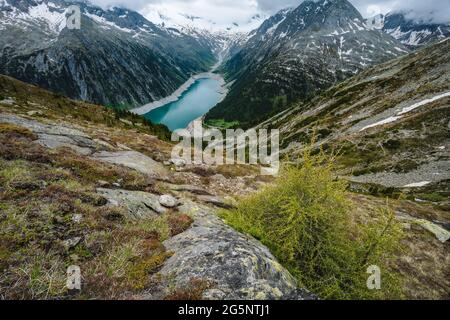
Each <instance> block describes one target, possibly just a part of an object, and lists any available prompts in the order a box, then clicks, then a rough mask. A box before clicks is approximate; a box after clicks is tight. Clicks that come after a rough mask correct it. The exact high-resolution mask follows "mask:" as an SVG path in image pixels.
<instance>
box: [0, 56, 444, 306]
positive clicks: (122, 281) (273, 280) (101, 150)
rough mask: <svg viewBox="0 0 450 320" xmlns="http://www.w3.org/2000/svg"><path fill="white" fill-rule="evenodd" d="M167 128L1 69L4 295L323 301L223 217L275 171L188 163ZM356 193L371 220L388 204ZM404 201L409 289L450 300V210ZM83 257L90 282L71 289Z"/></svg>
mask: <svg viewBox="0 0 450 320" xmlns="http://www.w3.org/2000/svg"><path fill="white" fill-rule="evenodd" d="M431 58H435V56H434V55H431ZM418 67H419V69H418V70H421V69H420V64H419V65H418ZM277 121H281V119H278V120H277ZM155 130H156V128H155V127H154V126H153V125H151V124H148V123H146V122H145V121H144V120H143V119H141V118H139V117H136V116H134V115H132V114H127V113H117V112H113V111H111V110H109V109H106V108H103V107H100V106H95V105H90V104H87V103H83V102H76V101H72V100H69V99H66V98H64V97H61V96H59V95H56V94H53V93H50V92H47V91H43V90H41V89H39V88H37V87H33V86H30V85H26V84H24V83H21V82H19V81H16V80H14V79H12V78H9V77H5V76H0V200H1V202H0V270H1V276H0V297H1V298H2V299H11V298H16V299H25V298H28V299H58V298H64V299H74V298H75V299H77V298H81V299H98V298H103V299H309V298H313V296H312V295H311V294H310V293H308V292H307V291H305V290H302V289H299V288H297V283H296V282H295V280H293V278H292V276H291V275H290V274H289V272H287V271H286V269H284V268H283V267H282V266H280V264H279V263H278V262H277V260H276V259H275V258H274V257H273V255H272V254H271V253H270V252H269V251H268V250H267V248H266V247H264V246H262V245H261V244H260V243H259V242H258V241H257V240H255V239H253V238H251V237H249V236H246V235H243V234H240V233H238V232H236V231H235V230H233V229H232V228H230V227H229V226H227V225H225V224H224V222H223V221H222V220H221V219H220V218H218V216H217V210H218V209H220V208H230V207H232V206H233V203H234V201H235V200H234V198H238V197H239V196H242V195H246V194H250V193H253V192H256V191H257V190H258V189H259V188H261V187H262V186H264V185H266V184H267V183H270V182H271V180H270V179H268V178H267V177H266V178H264V177H260V176H258V174H259V172H260V170H258V168H252V167H248V166H219V167H211V166H183V165H182V164H179V165H178V166H175V165H174V164H173V162H174V161H169V160H170V153H171V150H172V144H170V143H167V142H164V141H162V140H160V139H158V138H156V137H155V136H154V134H157V133H158V131H155ZM159 134H160V133H159ZM161 136H162V137H164V135H161ZM348 197H349V201H354V202H355V203H358V206H356V207H357V211H355V213H354V214H355V217H358V219H362V220H363V221H365V219H373V216H375V217H376V212H377V210H379V208H380V207H383V206H385V204H386V202H385V201H386V200H385V199H384V198H375V197H371V196H366V195H361V194H349V195H348ZM390 203H391V204H392V207H393V209H394V210H395V211H396V212H397V216H398V219H401V221H403V223H404V228H405V232H406V233H407V238H406V239H405V241H404V242H403V245H404V248H405V250H404V251H403V252H402V254H401V255H400V256H399V257H398V259H397V261H395V266H396V267H395V268H397V270H399V272H400V273H401V274H403V275H404V276H405V279H406V283H405V289H404V294H405V295H406V297H408V298H419V299H420V298H422V299H423V298H426V299H440V298H445V297H448V296H447V295H448V289H449V287H450V283H449V279H450V277H448V261H449V259H450V254H449V250H448V245H446V244H445V242H446V241H447V240H448V239H449V238H450V233H449V232H448V231H447V230H446V229H445V228H446V226H448V221H449V218H448V211H443V210H440V209H439V208H438V207H436V206H434V205H432V204H429V203H424V202H414V201H407V200H391V202H390ZM446 223H447V224H446ZM73 264H75V265H79V266H80V267H81V270H82V275H83V285H82V291H81V292H68V291H67V290H66V289H65V283H66V271H67V265H73ZM430 270H432V272H430ZM30 277H32V278H33V281H30V280H29V279H30Z"/></svg>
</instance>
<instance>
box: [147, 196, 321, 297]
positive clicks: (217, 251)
mask: <svg viewBox="0 0 450 320" xmlns="http://www.w3.org/2000/svg"><path fill="white" fill-rule="evenodd" d="M180 210H181V211H183V212H188V213H190V214H191V215H192V216H193V217H194V220H195V222H194V224H193V226H192V227H191V228H190V229H189V230H187V231H186V232H184V233H182V234H180V235H178V236H176V237H174V238H172V239H170V240H168V241H166V242H165V243H164V245H165V246H166V248H167V249H168V250H169V251H172V252H174V255H173V256H172V257H171V258H170V259H169V260H168V261H167V262H166V263H165V265H164V267H163V269H162V270H161V271H160V273H159V275H161V276H163V277H164V278H165V279H167V281H168V282H170V283H172V282H173V284H175V285H176V286H177V287H180V288H182V287H183V285H186V284H188V283H189V282H190V281H191V280H192V279H200V280H204V281H208V282H211V283H212V284H213V285H212V287H211V289H210V290H208V291H206V292H205V293H204V298H210V299H220V300H229V299H261V300H265V299H308V298H311V297H312V295H310V294H309V293H307V292H306V291H301V290H298V289H297V284H296V281H295V279H294V278H293V277H292V276H291V275H290V274H289V272H288V271H287V270H285V269H284V268H283V267H282V266H281V265H280V264H279V263H278V262H277V261H276V259H275V258H274V257H273V256H272V254H271V253H270V252H269V250H268V249H267V248H266V247H264V246H263V245H261V244H260V243H259V242H258V241H256V240H255V239H253V238H251V237H248V236H245V235H242V234H240V233H238V232H236V231H235V230H233V229H232V228H230V227H228V226H227V225H225V223H224V222H223V221H222V220H221V219H219V218H218V217H217V216H215V215H214V214H213V213H212V212H211V209H209V208H206V207H202V206H197V205H195V204H193V203H187V204H185V205H183V206H182V207H181V208H180ZM153 298H155V297H153Z"/></svg>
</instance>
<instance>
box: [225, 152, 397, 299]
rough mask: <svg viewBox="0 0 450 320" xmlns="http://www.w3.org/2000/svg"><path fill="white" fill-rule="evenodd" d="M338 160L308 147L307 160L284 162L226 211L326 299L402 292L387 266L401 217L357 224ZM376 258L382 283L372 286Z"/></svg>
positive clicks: (228, 218) (381, 215) (230, 220)
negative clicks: (275, 173) (259, 186)
mask: <svg viewBox="0 0 450 320" xmlns="http://www.w3.org/2000/svg"><path fill="white" fill-rule="evenodd" d="M333 162H334V159H327V158H326V156H324V155H323V154H322V153H320V154H319V155H316V156H312V155H311V153H310V152H306V153H305V155H304V159H303V161H302V163H301V164H299V165H298V166H287V167H285V168H283V170H282V172H281V174H280V176H279V178H278V179H277V180H276V182H275V183H274V184H273V185H270V186H268V187H266V188H265V189H263V190H262V191H261V192H259V193H257V194H254V195H251V196H249V197H247V198H244V199H242V200H241V201H240V203H239V204H238V206H237V208H236V209H234V210H231V211H223V212H222V216H223V217H224V218H225V220H226V221H227V223H229V224H230V225H231V226H233V227H234V228H236V229H237V230H239V231H242V232H246V233H249V234H251V235H253V236H254V237H256V238H257V239H259V240H261V242H262V243H264V244H265V245H267V246H268V247H269V249H271V251H272V252H273V253H274V255H275V256H276V257H277V258H278V259H279V260H280V262H281V263H282V264H283V265H284V266H285V267H287V268H288V269H289V270H290V271H291V272H292V274H293V275H294V276H296V278H297V279H298V280H299V285H300V286H302V287H306V288H307V289H309V290H310V291H311V292H313V293H315V294H317V295H318V296H319V297H320V298H322V299H375V298H376V299H389V298H399V297H400V296H401V285H400V280H399V277H398V276H397V275H396V274H395V273H393V272H391V271H390V270H389V268H388V264H389V262H390V260H391V259H392V258H393V256H394V253H395V252H396V250H398V244H399V239H400V237H401V229H400V227H399V224H398V223H397V222H396V220H395V218H394V216H393V214H392V213H391V212H389V211H388V210H380V211H379V212H378V213H377V215H376V217H372V218H370V219H369V220H370V221H369V222H368V221H364V223H358V222H357V220H358V219H357V217H356V216H355V214H354V212H355V210H354V209H353V205H352V203H351V202H350V201H349V200H348V198H347V194H346V191H345V190H346V187H347V185H346V183H345V182H343V181H341V180H337V179H336V178H335V175H334V173H333V172H334V166H333V164H332V163H333ZM370 265H377V266H379V267H380V268H381V270H382V290H376V291H370V290H368V289H367V284H366V283H367V279H368V277H369V275H368V274H367V273H366V272H367V268H368V267H369V266H370Z"/></svg>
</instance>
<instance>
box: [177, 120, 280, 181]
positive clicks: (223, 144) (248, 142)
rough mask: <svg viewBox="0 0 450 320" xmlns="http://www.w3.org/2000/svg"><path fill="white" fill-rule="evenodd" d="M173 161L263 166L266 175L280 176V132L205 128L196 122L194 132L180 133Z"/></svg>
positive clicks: (183, 130)
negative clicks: (224, 130)
mask: <svg viewBox="0 0 450 320" xmlns="http://www.w3.org/2000/svg"><path fill="white" fill-rule="evenodd" d="M172 141H173V142H179V143H178V144H177V145H176V146H175V147H174V148H173V150H172V159H181V160H183V161H184V162H185V164H188V165H190V164H195V165H201V164H205V165H216V166H218V165H223V164H226V165H246V164H247V165H257V164H259V165H261V166H262V168H261V174H262V175H277V174H278V172H279V169H280V132H279V130H270V136H269V131H268V130H267V129H260V130H255V129H250V130H247V131H244V130H242V129H237V130H232V129H228V130H226V133H225V136H224V134H223V133H222V131H220V130H218V129H204V128H203V126H202V122H201V121H195V122H194V126H193V130H187V129H182V130H176V131H174V132H173V134H172Z"/></svg>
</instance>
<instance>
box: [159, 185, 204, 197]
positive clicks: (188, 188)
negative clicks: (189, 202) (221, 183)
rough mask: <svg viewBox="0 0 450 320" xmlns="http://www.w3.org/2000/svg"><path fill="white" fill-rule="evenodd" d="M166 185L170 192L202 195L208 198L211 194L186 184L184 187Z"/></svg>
mask: <svg viewBox="0 0 450 320" xmlns="http://www.w3.org/2000/svg"><path fill="white" fill-rule="evenodd" d="M166 185H167V186H168V187H169V189H170V190H172V191H177V192H188V193H192V194H197V195H202V196H210V195H211V193H209V192H208V191H206V190H205V189H203V188H201V187H197V186H194V185H189V184H186V185H176V184H166Z"/></svg>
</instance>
